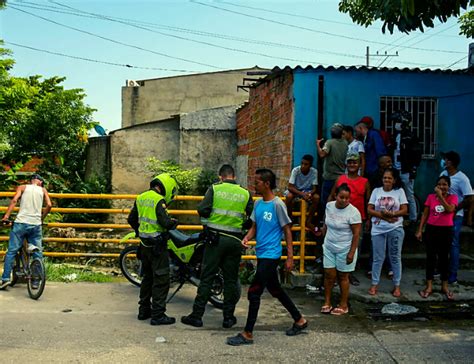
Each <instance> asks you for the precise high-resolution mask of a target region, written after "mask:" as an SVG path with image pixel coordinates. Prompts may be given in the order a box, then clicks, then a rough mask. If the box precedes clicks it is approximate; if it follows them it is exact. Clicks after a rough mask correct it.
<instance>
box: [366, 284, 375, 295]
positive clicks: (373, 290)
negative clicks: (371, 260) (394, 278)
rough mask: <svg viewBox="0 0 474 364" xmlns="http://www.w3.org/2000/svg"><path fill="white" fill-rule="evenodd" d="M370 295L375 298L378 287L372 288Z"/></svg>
mask: <svg viewBox="0 0 474 364" xmlns="http://www.w3.org/2000/svg"><path fill="white" fill-rule="evenodd" d="M368 292H369V294H370V295H371V296H375V295H376V294H377V286H372V287H370V289H369V290H368Z"/></svg>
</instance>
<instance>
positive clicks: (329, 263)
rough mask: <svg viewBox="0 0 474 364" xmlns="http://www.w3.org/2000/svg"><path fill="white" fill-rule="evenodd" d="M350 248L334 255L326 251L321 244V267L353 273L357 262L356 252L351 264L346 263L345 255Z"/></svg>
mask: <svg viewBox="0 0 474 364" xmlns="http://www.w3.org/2000/svg"><path fill="white" fill-rule="evenodd" d="M349 250H350V247H348V248H347V249H346V250H344V251H342V252H339V253H334V252H332V251H330V250H329V249H327V248H326V247H325V246H324V244H323V267H324V268H336V270H337V271H338V272H344V273H346V272H347V273H348V272H353V271H354V270H355V266H356V262H357V253H358V252H357V250H356V252H355V254H354V260H353V261H352V263H351V264H347V263H346V258H347V254H348V253H349Z"/></svg>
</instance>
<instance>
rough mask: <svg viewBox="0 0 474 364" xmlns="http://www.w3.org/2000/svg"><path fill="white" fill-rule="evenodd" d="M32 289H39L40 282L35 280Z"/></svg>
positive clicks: (32, 282)
mask: <svg viewBox="0 0 474 364" xmlns="http://www.w3.org/2000/svg"><path fill="white" fill-rule="evenodd" d="M31 288H33V289H38V288H39V280H37V279H33V280H32V281H31Z"/></svg>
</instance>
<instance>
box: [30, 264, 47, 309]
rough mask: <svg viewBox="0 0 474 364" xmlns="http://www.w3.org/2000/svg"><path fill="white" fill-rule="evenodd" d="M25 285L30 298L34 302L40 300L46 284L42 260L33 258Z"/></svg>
mask: <svg viewBox="0 0 474 364" xmlns="http://www.w3.org/2000/svg"><path fill="white" fill-rule="evenodd" d="M27 284H28V294H29V295H30V297H31V298H33V299H34V300H37V299H38V298H40V297H41V295H42V294H43V291H44V286H45V284H46V271H45V269H44V263H43V260H42V259H39V258H34V259H33V260H32V261H31V263H30V274H29V277H28V281H27Z"/></svg>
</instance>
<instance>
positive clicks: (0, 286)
mask: <svg viewBox="0 0 474 364" xmlns="http://www.w3.org/2000/svg"><path fill="white" fill-rule="evenodd" d="M10 283H11V281H9V280H6V281H2V283H1V284H0V289H5V288H7V287H8V286H9V285H10Z"/></svg>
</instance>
